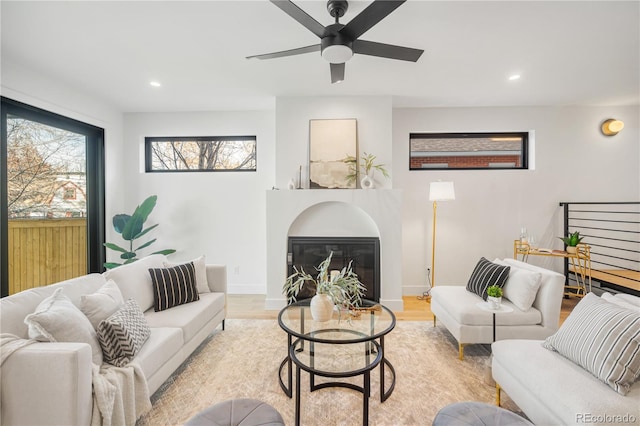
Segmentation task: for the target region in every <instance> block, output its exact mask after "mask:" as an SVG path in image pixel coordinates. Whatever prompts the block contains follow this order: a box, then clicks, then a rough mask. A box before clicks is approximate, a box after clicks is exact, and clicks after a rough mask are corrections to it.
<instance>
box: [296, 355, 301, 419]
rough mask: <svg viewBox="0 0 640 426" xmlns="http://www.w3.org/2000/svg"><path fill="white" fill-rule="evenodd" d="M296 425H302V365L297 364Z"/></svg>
mask: <svg viewBox="0 0 640 426" xmlns="http://www.w3.org/2000/svg"><path fill="white" fill-rule="evenodd" d="M296 426H300V366H298V365H296Z"/></svg>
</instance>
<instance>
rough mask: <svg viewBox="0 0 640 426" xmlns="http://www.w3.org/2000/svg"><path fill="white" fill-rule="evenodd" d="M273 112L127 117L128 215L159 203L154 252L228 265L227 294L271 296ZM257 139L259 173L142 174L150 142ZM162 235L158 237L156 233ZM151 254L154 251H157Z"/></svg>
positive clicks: (124, 168)
mask: <svg viewBox="0 0 640 426" xmlns="http://www.w3.org/2000/svg"><path fill="white" fill-rule="evenodd" d="M274 122H275V118H274V113H273V111H238V112H193V113H129V114H125V120H124V123H125V133H124V135H125V136H124V140H125V153H126V154H125V155H124V157H123V161H122V164H121V165H120V167H119V170H120V172H121V173H123V174H124V176H125V179H126V182H127V185H126V187H124V188H122V189H123V192H124V193H125V194H126V206H128V207H127V208H128V210H127V211H126V212H122V213H132V212H133V209H134V208H135V206H136V205H138V204H139V203H141V202H142V201H143V200H144V199H145V198H146V197H148V196H149V195H157V196H158V203H157V205H156V207H155V209H154V211H153V213H152V214H151V216H150V217H149V221H148V224H154V223H158V224H159V226H158V228H156V229H155V230H154V231H152V232H153V236H154V237H157V238H158V241H157V242H156V243H154V245H153V246H151V247H150V249H154V250H159V249H164V248H173V249H176V250H177V252H176V253H175V254H173V255H171V259H172V260H175V261H180V260H190V259H193V258H195V257H198V256H200V255H202V254H204V255H205V256H206V259H207V262H209V263H222V264H226V265H227V274H228V283H229V292H230V293H236V294H242V293H245V294H247V293H248V294H265V293H266V284H265V282H266V281H265V271H266V253H265V247H266V242H265V238H266V221H265V217H266V199H265V192H266V191H265V190H266V189H270V188H271V187H272V186H273V184H274V181H275V180H274V163H275V158H274V152H275V141H274V135H275V128H274ZM233 135H256V137H257V151H256V152H257V171H256V172H200V173H144V138H145V137H146V136H233ZM156 231H157V232H156ZM152 251H153V250H152Z"/></svg>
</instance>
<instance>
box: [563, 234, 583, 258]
mask: <svg viewBox="0 0 640 426" xmlns="http://www.w3.org/2000/svg"><path fill="white" fill-rule="evenodd" d="M558 238H560V239H561V240H562V241H563V242H564V244H565V245H566V246H567V253H571V254H575V253H576V251H577V250H578V244H580V241H582V239H583V238H584V237H581V236H580V232H578V231H576V232H574V233H572V234H569V235H568V236H566V237H558Z"/></svg>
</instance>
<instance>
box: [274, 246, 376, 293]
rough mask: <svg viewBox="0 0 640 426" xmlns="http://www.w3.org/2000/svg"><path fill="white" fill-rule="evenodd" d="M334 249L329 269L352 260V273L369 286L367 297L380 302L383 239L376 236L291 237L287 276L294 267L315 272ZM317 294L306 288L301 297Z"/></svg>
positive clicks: (311, 272) (339, 267)
mask: <svg viewBox="0 0 640 426" xmlns="http://www.w3.org/2000/svg"><path fill="white" fill-rule="evenodd" d="M332 252H333V256H332V258H331V265H330V267H329V269H330V270H332V269H342V268H344V267H346V266H348V265H349V262H352V264H351V267H352V268H353V272H355V273H356V275H358V279H359V280H360V282H361V283H362V284H364V286H365V287H366V289H367V290H366V293H365V296H364V297H365V299H369V300H373V301H376V302H379V301H380V239H379V238H376V237H289V244H288V252H287V268H288V274H287V275H291V274H292V273H293V272H294V271H293V267H294V266H296V267H297V268H298V269H300V268H301V267H302V268H303V269H304V270H305V272H307V273H309V274H311V275H315V273H316V269H315V268H316V267H317V266H318V265H319V264H320V263H321V262H322V261H323V260H325V259H326V258H327V257H328V256H329V254H330V253H332ZM305 290H306V291H305ZM314 294H315V289H307V288H303V289H302V290H301V292H300V294H299V295H298V300H300V299H304V298H308V297H311V296H313V295H314Z"/></svg>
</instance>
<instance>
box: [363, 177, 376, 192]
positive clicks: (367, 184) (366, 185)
mask: <svg viewBox="0 0 640 426" xmlns="http://www.w3.org/2000/svg"><path fill="white" fill-rule="evenodd" d="M360 187H361V188H362V189H373V188H375V187H376V184H375V182H374V181H373V179H371V178H370V177H369V175H365V176H364V177H363V178H362V180H361V181H360Z"/></svg>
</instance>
